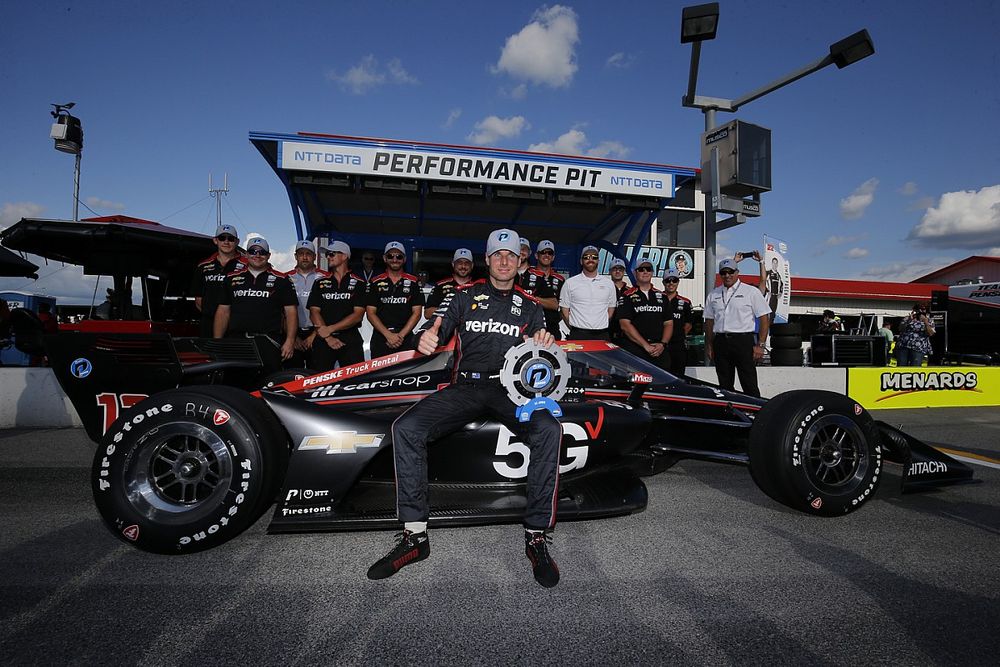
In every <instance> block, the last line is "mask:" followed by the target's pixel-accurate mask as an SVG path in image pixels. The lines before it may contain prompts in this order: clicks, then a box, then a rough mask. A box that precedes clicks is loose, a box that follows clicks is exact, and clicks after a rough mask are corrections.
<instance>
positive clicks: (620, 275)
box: [608, 257, 629, 345]
mask: <svg viewBox="0 0 1000 667" xmlns="http://www.w3.org/2000/svg"><path fill="white" fill-rule="evenodd" d="M610 272H611V282H612V283H613V284H614V286H615V314H614V315H612V316H611V322H609V323H608V336H609V337H610V338H611V342H612V343H615V344H617V345H620V344H621V343H622V341H623V340H624V336H623V334H622V327H621V324H619V320H620V319H621V315H620V314H619V312H618V311H619V309H621V307H622V295H624V294H625V290H627V289H628V288H629V285H628V283H627V282H625V261H624V260H623V259H621V258H620V257H615V258H614V259H612V260H611V269H610Z"/></svg>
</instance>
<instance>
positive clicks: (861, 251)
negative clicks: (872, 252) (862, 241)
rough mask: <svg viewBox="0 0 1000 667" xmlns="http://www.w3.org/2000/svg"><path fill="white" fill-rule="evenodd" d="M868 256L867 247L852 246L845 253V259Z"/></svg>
mask: <svg viewBox="0 0 1000 667" xmlns="http://www.w3.org/2000/svg"><path fill="white" fill-rule="evenodd" d="M867 256H868V249H867V248H851V249H850V250H848V251H847V252H845V253H844V259H861V258H862V257H867Z"/></svg>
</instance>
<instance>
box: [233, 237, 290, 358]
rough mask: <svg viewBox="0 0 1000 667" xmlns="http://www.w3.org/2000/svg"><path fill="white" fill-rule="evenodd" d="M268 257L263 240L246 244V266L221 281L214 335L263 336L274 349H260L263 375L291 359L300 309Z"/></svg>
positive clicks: (253, 239)
mask: <svg viewBox="0 0 1000 667" xmlns="http://www.w3.org/2000/svg"><path fill="white" fill-rule="evenodd" d="M270 257H271V249H270V246H269V245H268V243H267V241H266V240H264V239H263V238H261V237H259V236H258V237H253V238H250V239H249V240H248V241H247V263H248V266H247V267H246V268H245V269H243V270H240V271H236V272H234V273H230V274H229V275H228V276H226V279H225V280H224V281H223V285H224V289H223V291H222V297H221V298H220V300H219V307H218V308H217V309H216V311H215V332H214V333H215V337H216V338H222V337H223V336H226V337H227V338H233V337H240V336H252V335H255V334H264V335H266V336H267V337H268V338H269V339H270V340H271V342H272V343H274V347H273V349H272V348H271V347H270V346H268V347H267V348H266V349H262V350H259V351H260V353H261V357H262V358H261V361H262V362H263V364H264V368H263V370H264V372H265V373H271V372H274V371H277V370H280V369H281V362H282V360H287V359H291V358H292V354H293V353H294V352H295V335H296V332H297V331H298V316H297V314H296V311H297V310H298V308H299V300H298V298H296V296H295V288H294V287H292V283H291V281H289V280H288V278H287V277H286V276H285V274H284V273H280V272H278V271H275V270H274V268H273V267H272V266H271V264H270V262H269V261H268V260H269V259H270ZM279 341H283V342H279ZM258 347H259V346H258Z"/></svg>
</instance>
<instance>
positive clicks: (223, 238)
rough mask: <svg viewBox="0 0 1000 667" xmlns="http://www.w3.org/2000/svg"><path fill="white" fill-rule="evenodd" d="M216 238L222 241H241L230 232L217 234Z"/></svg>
mask: <svg viewBox="0 0 1000 667" xmlns="http://www.w3.org/2000/svg"><path fill="white" fill-rule="evenodd" d="M215 238H217V239H219V241H221V242H222V243H236V242H237V241H239V239H238V238H236V237H235V236H230V235H229V234H223V235H222V236H216V237H215Z"/></svg>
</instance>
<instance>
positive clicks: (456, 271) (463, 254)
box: [424, 248, 472, 320]
mask: <svg viewBox="0 0 1000 667" xmlns="http://www.w3.org/2000/svg"><path fill="white" fill-rule="evenodd" d="M470 282H472V251H471V250H469V249H468V248H459V249H458V250H456V251H455V255H454V256H453V257H452V258H451V278H445V279H444V280H441V281H439V282H438V283H437V284H436V285H434V289H432V290H431V294H430V296H428V297H427V305H426V306H424V317H426V318H427V319H428V320H429V319H431V317H433V316H434V311H436V310H437V309H438V307H439V306H440V305H441V303H442V302H444V301H445V300H447V299H449V298H450V297H451V294H452V292H454V291H455V289H456V288H458V287H460V286H461V285H466V284H468V283H470Z"/></svg>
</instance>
